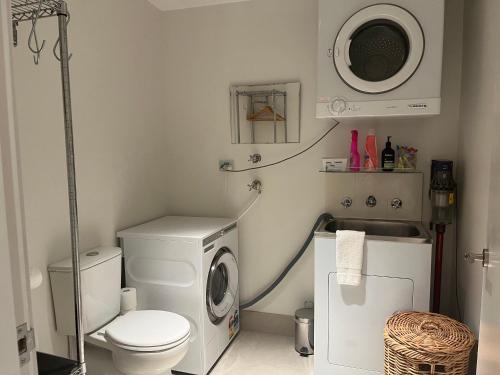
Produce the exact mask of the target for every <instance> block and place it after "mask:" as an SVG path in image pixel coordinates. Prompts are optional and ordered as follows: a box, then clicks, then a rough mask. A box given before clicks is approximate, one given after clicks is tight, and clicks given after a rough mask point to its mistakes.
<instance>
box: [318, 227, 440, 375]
mask: <svg viewBox="0 0 500 375" xmlns="http://www.w3.org/2000/svg"><path fill="white" fill-rule="evenodd" d="M337 230H358V231H364V232H365V233H366V236H365V243H364V255H363V268H362V278H361V285H360V286H357V287H353V286H343V285H339V284H338V283H337V277H336V276H337V275H336V231H337ZM314 251H315V277H314V280H315V284H314V287H315V292H314V294H315V316H314V321H315V326H314V337H315V339H314V347H315V358H314V367H315V371H314V373H315V374H316V375H327V374H336V375H379V374H380V375H383V374H384V325H385V322H386V320H387V319H388V318H389V317H390V316H391V315H392V314H393V313H394V312H397V311H429V304H430V286H431V268H432V238H431V236H430V234H429V232H428V231H427V230H426V229H425V228H424V226H423V225H422V224H421V223H418V222H403V221H380V220H359V219H338V218H337V219H335V220H332V221H329V222H326V223H324V224H323V225H322V226H321V227H320V228H319V230H318V231H317V232H316V235H315V239H314Z"/></svg>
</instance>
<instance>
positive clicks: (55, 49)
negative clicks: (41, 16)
mask: <svg viewBox="0 0 500 375" xmlns="http://www.w3.org/2000/svg"><path fill="white" fill-rule="evenodd" d="M70 21H71V14H70V13H69V12H67V14H66V26H68V25H69V23H70ZM59 43H61V37H58V38H57V40H56V43H55V44H54V48H52V53H53V54H54V57H55V58H56V60H57V61H61V58H60V57H59V56H58V55H57V46H59ZM72 57H73V54H72V53H70V54H69V56H68V60H71V58H72Z"/></svg>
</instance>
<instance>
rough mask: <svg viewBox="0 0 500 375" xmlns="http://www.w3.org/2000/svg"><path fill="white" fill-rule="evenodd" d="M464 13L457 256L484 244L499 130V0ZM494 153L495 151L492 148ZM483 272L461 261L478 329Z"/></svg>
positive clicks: (471, 318)
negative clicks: (496, 78) (495, 134)
mask: <svg viewBox="0 0 500 375" xmlns="http://www.w3.org/2000/svg"><path fill="white" fill-rule="evenodd" d="M465 4H466V5H465V11H464V64H463V90H462V105H461V108H462V110H461V121H460V145H459V150H460V152H459V160H460V179H459V181H460V185H459V201H460V202H462V206H461V209H460V230H459V233H460V236H459V250H460V256H461V257H462V256H463V253H464V252H465V251H473V252H481V250H482V249H483V248H485V247H486V246H487V219H488V217H487V216H488V195H489V182H490V154H491V152H492V144H491V141H490V138H491V137H490V134H491V129H492V127H493V126H498V121H497V120H498V119H497V117H496V114H495V113H496V111H497V108H498V103H496V102H494V101H493V98H494V97H495V95H494V94H495V93H497V92H498V89H499V82H496V81H494V80H493V79H492V77H494V72H495V69H497V67H498V59H499V54H498V48H497V46H498V34H499V33H500V24H499V22H498V15H499V14H500V2H498V1H495V0H475V1H466V3H465ZM493 152H498V151H497V150H494V149H493ZM482 274H483V271H482V268H481V267H480V266H479V265H478V264H476V265H469V264H467V263H466V262H461V263H460V271H459V275H460V285H461V289H462V293H461V300H462V301H461V302H462V306H463V308H464V312H465V313H464V317H465V321H466V322H467V323H468V324H469V325H471V326H472V327H473V329H474V330H475V331H476V333H477V332H478V331H479V318H480V312H481V286H482Z"/></svg>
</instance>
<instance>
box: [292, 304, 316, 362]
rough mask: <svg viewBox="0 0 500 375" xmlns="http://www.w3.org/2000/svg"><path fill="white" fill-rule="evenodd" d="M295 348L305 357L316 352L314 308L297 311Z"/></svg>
mask: <svg viewBox="0 0 500 375" xmlns="http://www.w3.org/2000/svg"><path fill="white" fill-rule="evenodd" d="M295 350H296V351H297V353H299V354H300V355H301V356H303V357H307V356H309V355H312V354H314V309H311V308H304V309H300V310H297V311H296V312H295Z"/></svg>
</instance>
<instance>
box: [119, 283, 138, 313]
mask: <svg viewBox="0 0 500 375" xmlns="http://www.w3.org/2000/svg"><path fill="white" fill-rule="evenodd" d="M136 308H137V291H136V290H135V288H123V289H122V291H121V299H120V314H121V315H124V314H126V313H128V312H130V311H135V309H136Z"/></svg>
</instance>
